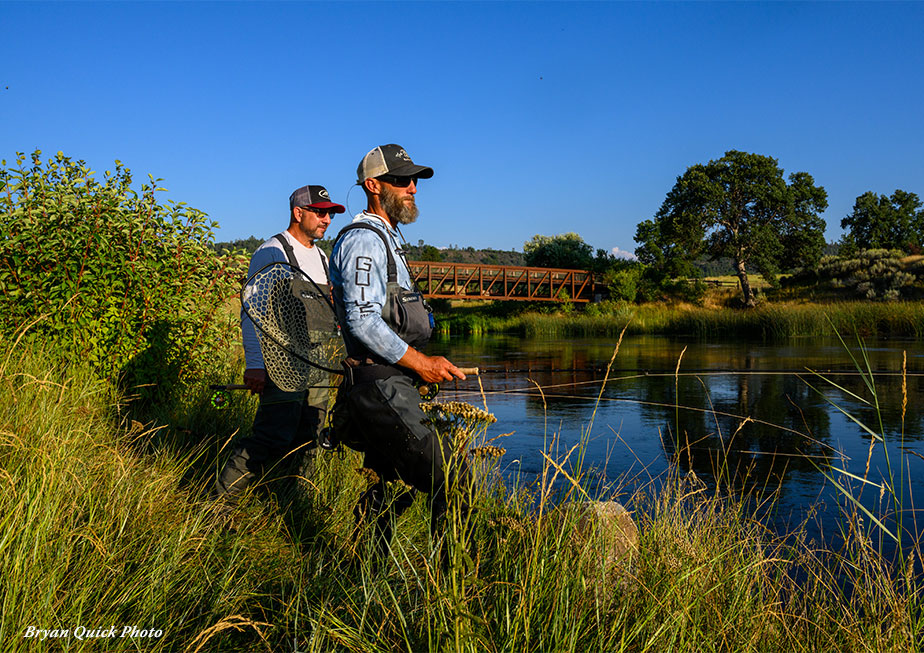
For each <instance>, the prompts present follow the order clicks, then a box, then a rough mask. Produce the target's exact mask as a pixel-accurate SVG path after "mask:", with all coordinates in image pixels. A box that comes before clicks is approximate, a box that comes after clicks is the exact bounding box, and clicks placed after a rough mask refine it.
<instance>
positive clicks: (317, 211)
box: [298, 206, 334, 220]
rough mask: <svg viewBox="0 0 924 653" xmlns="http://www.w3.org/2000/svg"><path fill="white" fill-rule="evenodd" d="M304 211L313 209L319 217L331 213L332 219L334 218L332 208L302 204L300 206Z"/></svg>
mask: <svg viewBox="0 0 924 653" xmlns="http://www.w3.org/2000/svg"><path fill="white" fill-rule="evenodd" d="M298 208H300V209H301V210H302V211H311V212H312V213H317V214H318V217H319V218H323V217H324V216H325V215H329V216H330V218H331V220H333V219H334V212H333V211H332V210H331V209H316V208H314V207H313V206H300V207H298Z"/></svg>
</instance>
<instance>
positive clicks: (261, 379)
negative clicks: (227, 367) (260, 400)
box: [244, 367, 266, 395]
mask: <svg viewBox="0 0 924 653" xmlns="http://www.w3.org/2000/svg"><path fill="white" fill-rule="evenodd" d="M244 385H246V386H247V389H248V390H250V394H252V395H259V394H263V388H264V387H266V370H264V369H263V368H262V367H251V368H248V369H246V370H244Z"/></svg>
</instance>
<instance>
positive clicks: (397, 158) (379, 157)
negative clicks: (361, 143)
mask: <svg viewBox="0 0 924 653" xmlns="http://www.w3.org/2000/svg"><path fill="white" fill-rule="evenodd" d="M382 175H393V176H395V177H420V178H421V179H429V178H430V177H432V176H433V168H428V167H426V166H419V165H417V164H415V163H414V162H413V161H411V157H410V156H409V155H408V153H407V152H406V151H405V149H404V148H403V147H401V146H400V145H395V144H394V143H390V144H389V145H379V146H378V147H377V148H375V149H374V150H370V151H369V153H368V154H366V156H364V157H363V160H362V161H360V162H359V167H358V168H356V183H357V184H361V183H363V182H364V181H366V180H367V179H372V178H374V177H381V176H382Z"/></svg>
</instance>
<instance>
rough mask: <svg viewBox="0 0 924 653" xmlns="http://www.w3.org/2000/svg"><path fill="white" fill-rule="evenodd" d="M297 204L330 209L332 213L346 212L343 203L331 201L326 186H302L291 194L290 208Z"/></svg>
mask: <svg viewBox="0 0 924 653" xmlns="http://www.w3.org/2000/svg"><path fill="white" fill-rule="evenodd" d="M296 206H308V207H311V208H312V209H328V210H329V211H331V212H332V213H344V212H345V211H346V209H345V208H343V206H342V205H341V204H337V203H336V202H331V201H330V194H329V193H328V192H327V189H326V188H324V186H302V187H301V188H297V189H296V190H294V191H292V194H291V195H289V210H290V211H291V210H292V209H294V208H295V207H296Z"/></svg>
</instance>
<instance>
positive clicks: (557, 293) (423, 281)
mask: <svg viewBox="0 0 924 653" xmlns="http://www.w3.org/2000/svg"><path fill="white" fill-rule="evenodd" d="M408 266H409V267H410V269H411V275H412V276H413V277H414V281H416V283H417V286H418V287H419V288H420V290H421V292H423V293H424V294H425V295H426V296H428V297H432V298H445V299H505V300H514V301H531V302H535V301H560V300H561V299H562V298H563V296H564V294H565V293H567V295H568V297H569V298H570V299H571V300H572V301H576V302H588V301H591V300H592V299H593V298H594V291H595V284H594V275H593V273H591V272H588V271H587V270H561V269H553V268H530V267H519V266H513V265H481V264H471V263H434V262H430V261H408Z"/></svg>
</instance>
